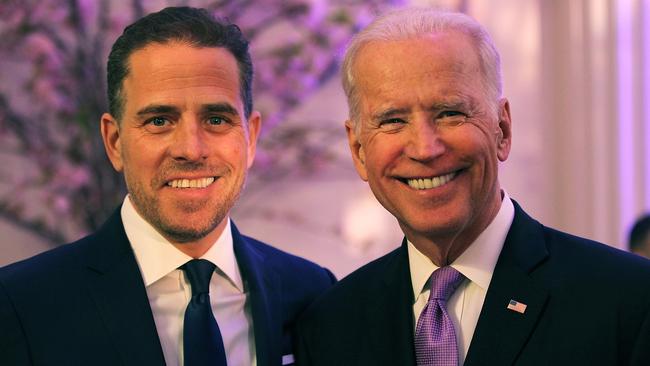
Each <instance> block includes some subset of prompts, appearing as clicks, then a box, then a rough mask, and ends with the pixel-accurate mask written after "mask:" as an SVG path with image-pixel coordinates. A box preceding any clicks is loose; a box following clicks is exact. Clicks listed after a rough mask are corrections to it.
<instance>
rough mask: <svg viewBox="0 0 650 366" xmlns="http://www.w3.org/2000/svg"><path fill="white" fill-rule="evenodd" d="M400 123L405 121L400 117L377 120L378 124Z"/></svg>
mask: <svg viewBox="0 0 650 366" xmlns="http://www.w3.org/2000/svg"><path fill="white" fill-rule="evenodd" d="M401 123H406V121H404V120H403V119H401V118H387V119H384V120H381V121H380V122H379V126H383V125H394V124H401Z"/></svg>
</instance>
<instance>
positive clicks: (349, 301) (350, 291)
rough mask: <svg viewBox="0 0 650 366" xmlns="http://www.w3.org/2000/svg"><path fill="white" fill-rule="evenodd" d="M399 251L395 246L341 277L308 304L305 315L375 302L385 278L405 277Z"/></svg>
mask: <svg viewBox="0 0 650 366" xmlns="http://www.w3.org/2000/svg"><path fill="white" fill-rule="evenodd" d="M402 251H403V248H397V249H395V250H393V251H392V252H390V253H388V254H385V255H384V256H382V257H379V258H377V259H375V260H373V261H371V262H369V263H367V264H365V265H363V266H362V267H360V268H358V269H357V270H355V271H353V272H352V273H350V274H349V275H347V276H346V277H344V278H343V279H341V280H340V281H339V282H337V283H336V284H335V285H334V286H332V288H330V289H329V290H328V291H327V292H326V293H325V294H324V295H323V296H321V297H320V298H319V299H318V300H316V301H315V302H314V303H313V304H312V306H310V309H309V310H308V312H307V314H306V316H305V319H307V318H315V317H328V314H331V315H332V316H334V317H339V315H340V314H351V313H352V314H353V313H356V312H357V308H358V307H360V306H364V305H367V304H368V301H370V302H371V303H372V302H374V300H373V298H376V296H377V294H378V293H380V292H383V291H384V289H385V283H386V281H404V280H405V279H404V278H402V277H401V276H400V274H401V273H407V267H406V266H408V261H407V260H406V258H404V253H403V252H402ZM408 282H409V284H410V281H408Z"/></svg>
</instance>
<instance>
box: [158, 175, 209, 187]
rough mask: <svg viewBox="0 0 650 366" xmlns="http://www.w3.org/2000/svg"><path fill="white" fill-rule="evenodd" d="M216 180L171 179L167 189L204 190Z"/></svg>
mask: <svg viewBox="0 0 650 366" xmlns="http://www.w3.org/2000/svg"><path fill="white" fill-rule="evenodd" d="M215 180H216V178H215V177H207V178H197V179H173V180H170V181H169V182H167V186H168V187H172V188H181V189H186V188H206V187H208V186H209V185H211V184H212V183H214V181H215Z"/></svg>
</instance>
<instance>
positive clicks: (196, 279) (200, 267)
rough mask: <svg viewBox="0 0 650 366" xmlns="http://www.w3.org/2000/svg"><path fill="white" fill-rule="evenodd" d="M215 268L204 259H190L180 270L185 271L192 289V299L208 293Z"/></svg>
mask: <svg viewBox="0 0 650 366" xmlns="http://www.w3.org/2000/svg"><path fill="white" fill-rule="evenodd" d="M216 267H217V266H215V265H214V264H212V263H211V262H210V261H208V260H205V259H192V260H191V261H189V262H187V263H185V264H184V265H183V266H182V267H181V268H182V269H183V271H185V275H186V276H187V279H188V280H189V281H190V286H191V287H192V297H195V296H197V295H200V294H203V293H209V291H210V279H211V278H212V274H213V273H214V269H215V268H216Z"/></svg>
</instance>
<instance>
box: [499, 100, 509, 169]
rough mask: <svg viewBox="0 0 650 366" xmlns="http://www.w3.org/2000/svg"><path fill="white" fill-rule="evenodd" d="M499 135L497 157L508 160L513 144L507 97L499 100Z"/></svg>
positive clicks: (500, 159)
mask: <svg viewBox="0 0 650 366" xmlns="http://www.w3.org/2000/svg"><path fill="white" fill-rule="evenodd" d="M496 135H497V140H496V143H497V157H498V158H499V161H506V160H507V159H508V155H510V147H511V146H512V120H511V119H510V103H509V102H508V100H507V99H506V98H503V99H501V100H500V101H499V125H498V128H497V131H496Z"/></svg>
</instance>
